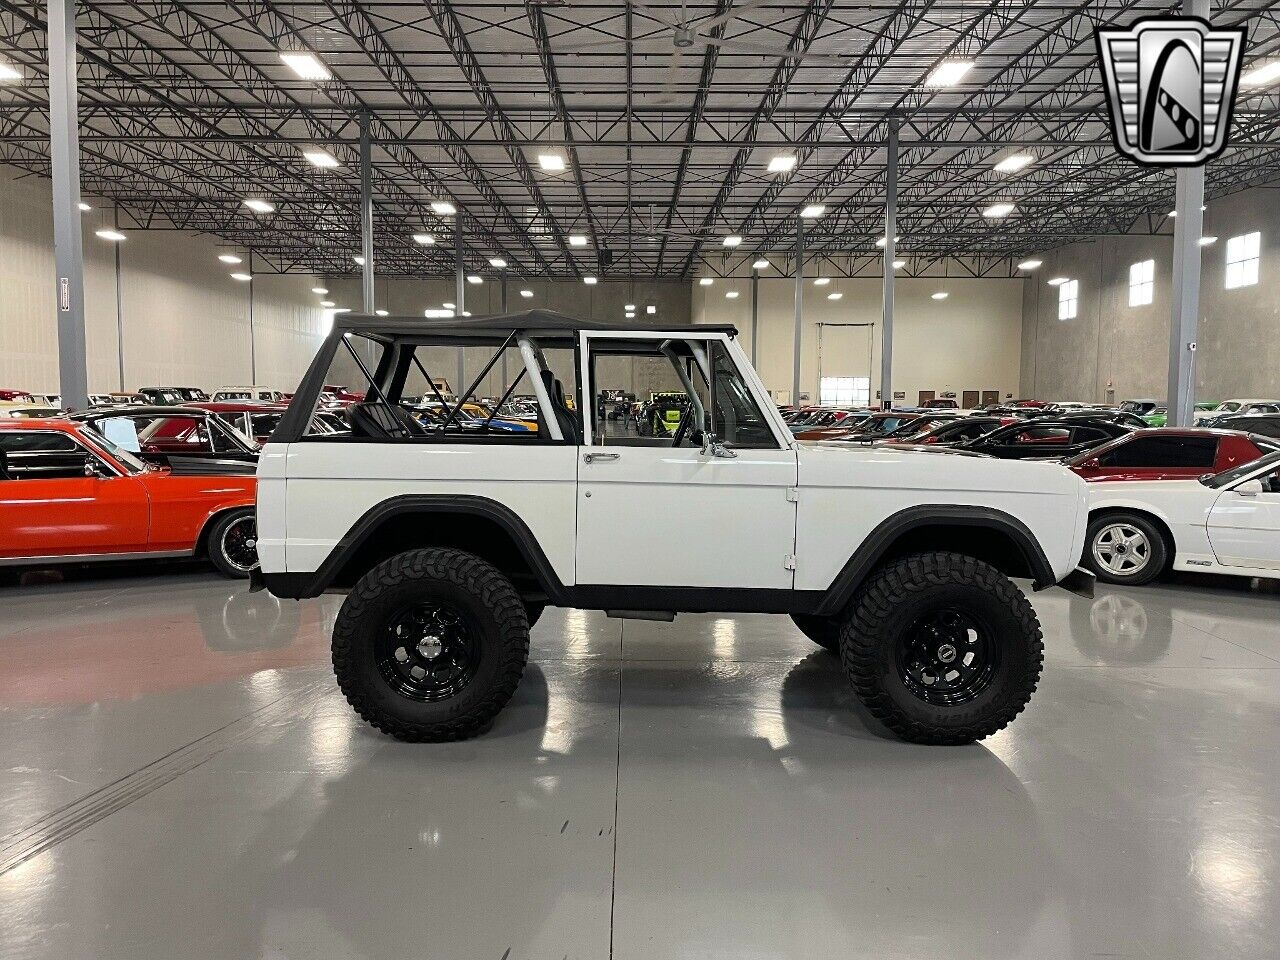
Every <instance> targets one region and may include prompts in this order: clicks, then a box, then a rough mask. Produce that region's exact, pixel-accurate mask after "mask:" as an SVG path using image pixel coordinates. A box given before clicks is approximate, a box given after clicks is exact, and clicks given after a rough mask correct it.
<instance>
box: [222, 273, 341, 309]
mask: <svg viewBox="0 0 1280 960" xmlns="http://www.w3.org/2000/svg"><path fill="white" fill-rule="evenodd" d="M232 276H235V274H232ZM320 306H322V307H336V306H337V304H336V303H334V302H333V301H332V300H321V301H320Z"/></svg>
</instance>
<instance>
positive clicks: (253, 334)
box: [248, 250, 368, 386]
mask: <svg viewBox="0 0 1280 960" xmlns="http://www.w3.org/2000/svg"><path fill="white" fill-rule="evenodd" d="M365 262H366V263H368V261H365ZM248 264H249V382H250V383H251V384H254V385H255V386H256V385H257V383H258V338H257V331H256V330H255V329H254V326H253V251H252V250H250V251H249V260H248Z"/></svg>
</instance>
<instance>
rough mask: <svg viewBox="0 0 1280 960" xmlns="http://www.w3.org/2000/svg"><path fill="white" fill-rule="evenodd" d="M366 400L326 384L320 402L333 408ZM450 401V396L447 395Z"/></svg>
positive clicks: (336, 385) (331, 384)
mask: <svg viewBox="0 0 1280 960" xmlns="http://www.w3.org/2000/svg"><path fill="white" fill-rule="evenodd" d="M363 399H364V394H363V393H355V392H353V391H351V390H348V389H347V388H346V387H344V386H339V385H338V384H334V383H326V384H325V385H324V389H323V390H321V391H320V402H321V403H322V404H325V405H327V406H331V407H345V406H346V405H347V404H349V403H359V402H360V401H362V400H363ZM445 399H446V400H447V399H449V395H448V394H446V395H445Z"/></svg>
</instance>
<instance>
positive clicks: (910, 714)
mask: <svg viewBox="0 0 1280 960" xmlns="http://www.w3.org/2000/svg"><path fill="white" fill-rule="evenodd" d="M840 650H841V658H842V662H843V664H844V670H845V673H846V675H847V676H848V677H849V680H850V681H851V682H852V683H853V687H854V689H855V690H856V691H857V694H858V697H859V698H860V699H861V700H862V702H863V703H864V704H866V707H867V709H868V710H869V711H870V713H871V714H872V715H873V716H874V717H876V718H877V719H878V720H880V721H881V722H882V723H883V724H884V725H885V726H887V727H888V728H889V729H890V730H892V731H893V732H894V733H896V734H897V735H898V736H900V737H902V738H903V739H905V740H911V741H914V742H916V743H933V744H961V743H972V742H973V741H975V740H981V739H982V738H983V737H988V736H990V735H991V734H993V733H995V732H997V731H998V730H1001V729H1003V728H1004V727H1005V726H1007V725H1008V724H1009V722H1010V721H1011V720H1013V718H1014V717H1016V716H1017V715H1018V714H1019V713H1021V712H1022V710H1023V708H1024V707H1026V705H1027V702H1028V701H1029V700H1030V699H1031V694H1032V693H1033V692H1034V691H1035V689H1036V685H1037V684H1038V683H1039V681H1040V670H1041V667H1042V666H1043V664H1044V642H1043V640H1042V638H1041V633H1040V622H1039V621H1038V620H1037V619H1036V615H1035V612H1034V611H1033V610H1032V609H1031V604H1030V603H1028V602H1027V598H1026V597H1025V596H1023V594H1022V592H1021V591H1020V590H1019V589H1018V588H1017V587H1015V586H1014V585H1013V583H1012V582H1011V581H1010V580H1009V578H1008V577H1006V576H1005V575H1004V574H1002V573H1001V572H1000V571H999V570H997V569H995V567H992V566H991V565H989V564H986V563H983V562H982V561H980V560H975V559H974V558H973V557H968V556H964V555H962V554H956V553H924V554H916V555H914V556H910V557H904V558H902V559H901V560H896V561H894V562H893V563H890V564H889V565H888V566H886V567H884V568H882V569H881V570H879V571H878V572H876V573H875V574H874V575H873V576H872V577H871V579H870V580H869V582H868V583H867V584H866V585H865V586H864V587H863V589H862V590H861V591H860V593H859V595H858V597H857V598H856V600H855V602H854V604H853V608H852V612H851V613H850V615H849V617H848V619H847V620H846V621H845V622H844V625H843V627H842V632H841V647H840Z"/></svg>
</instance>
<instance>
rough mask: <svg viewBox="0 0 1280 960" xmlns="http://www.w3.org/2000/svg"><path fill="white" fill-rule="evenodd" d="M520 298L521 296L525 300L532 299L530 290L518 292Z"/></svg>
mask: <svg viewBox="0 0 1280 960" xmlns="http://www.w3.org/2000/svg"><path fill="white" fill-rule="evenodd" d="M520 296H522V297H524V298H525V299H526V300H528V299H529V298H530V297H532V296H533V291H532V290H521V291H520Z"/></svg>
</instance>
